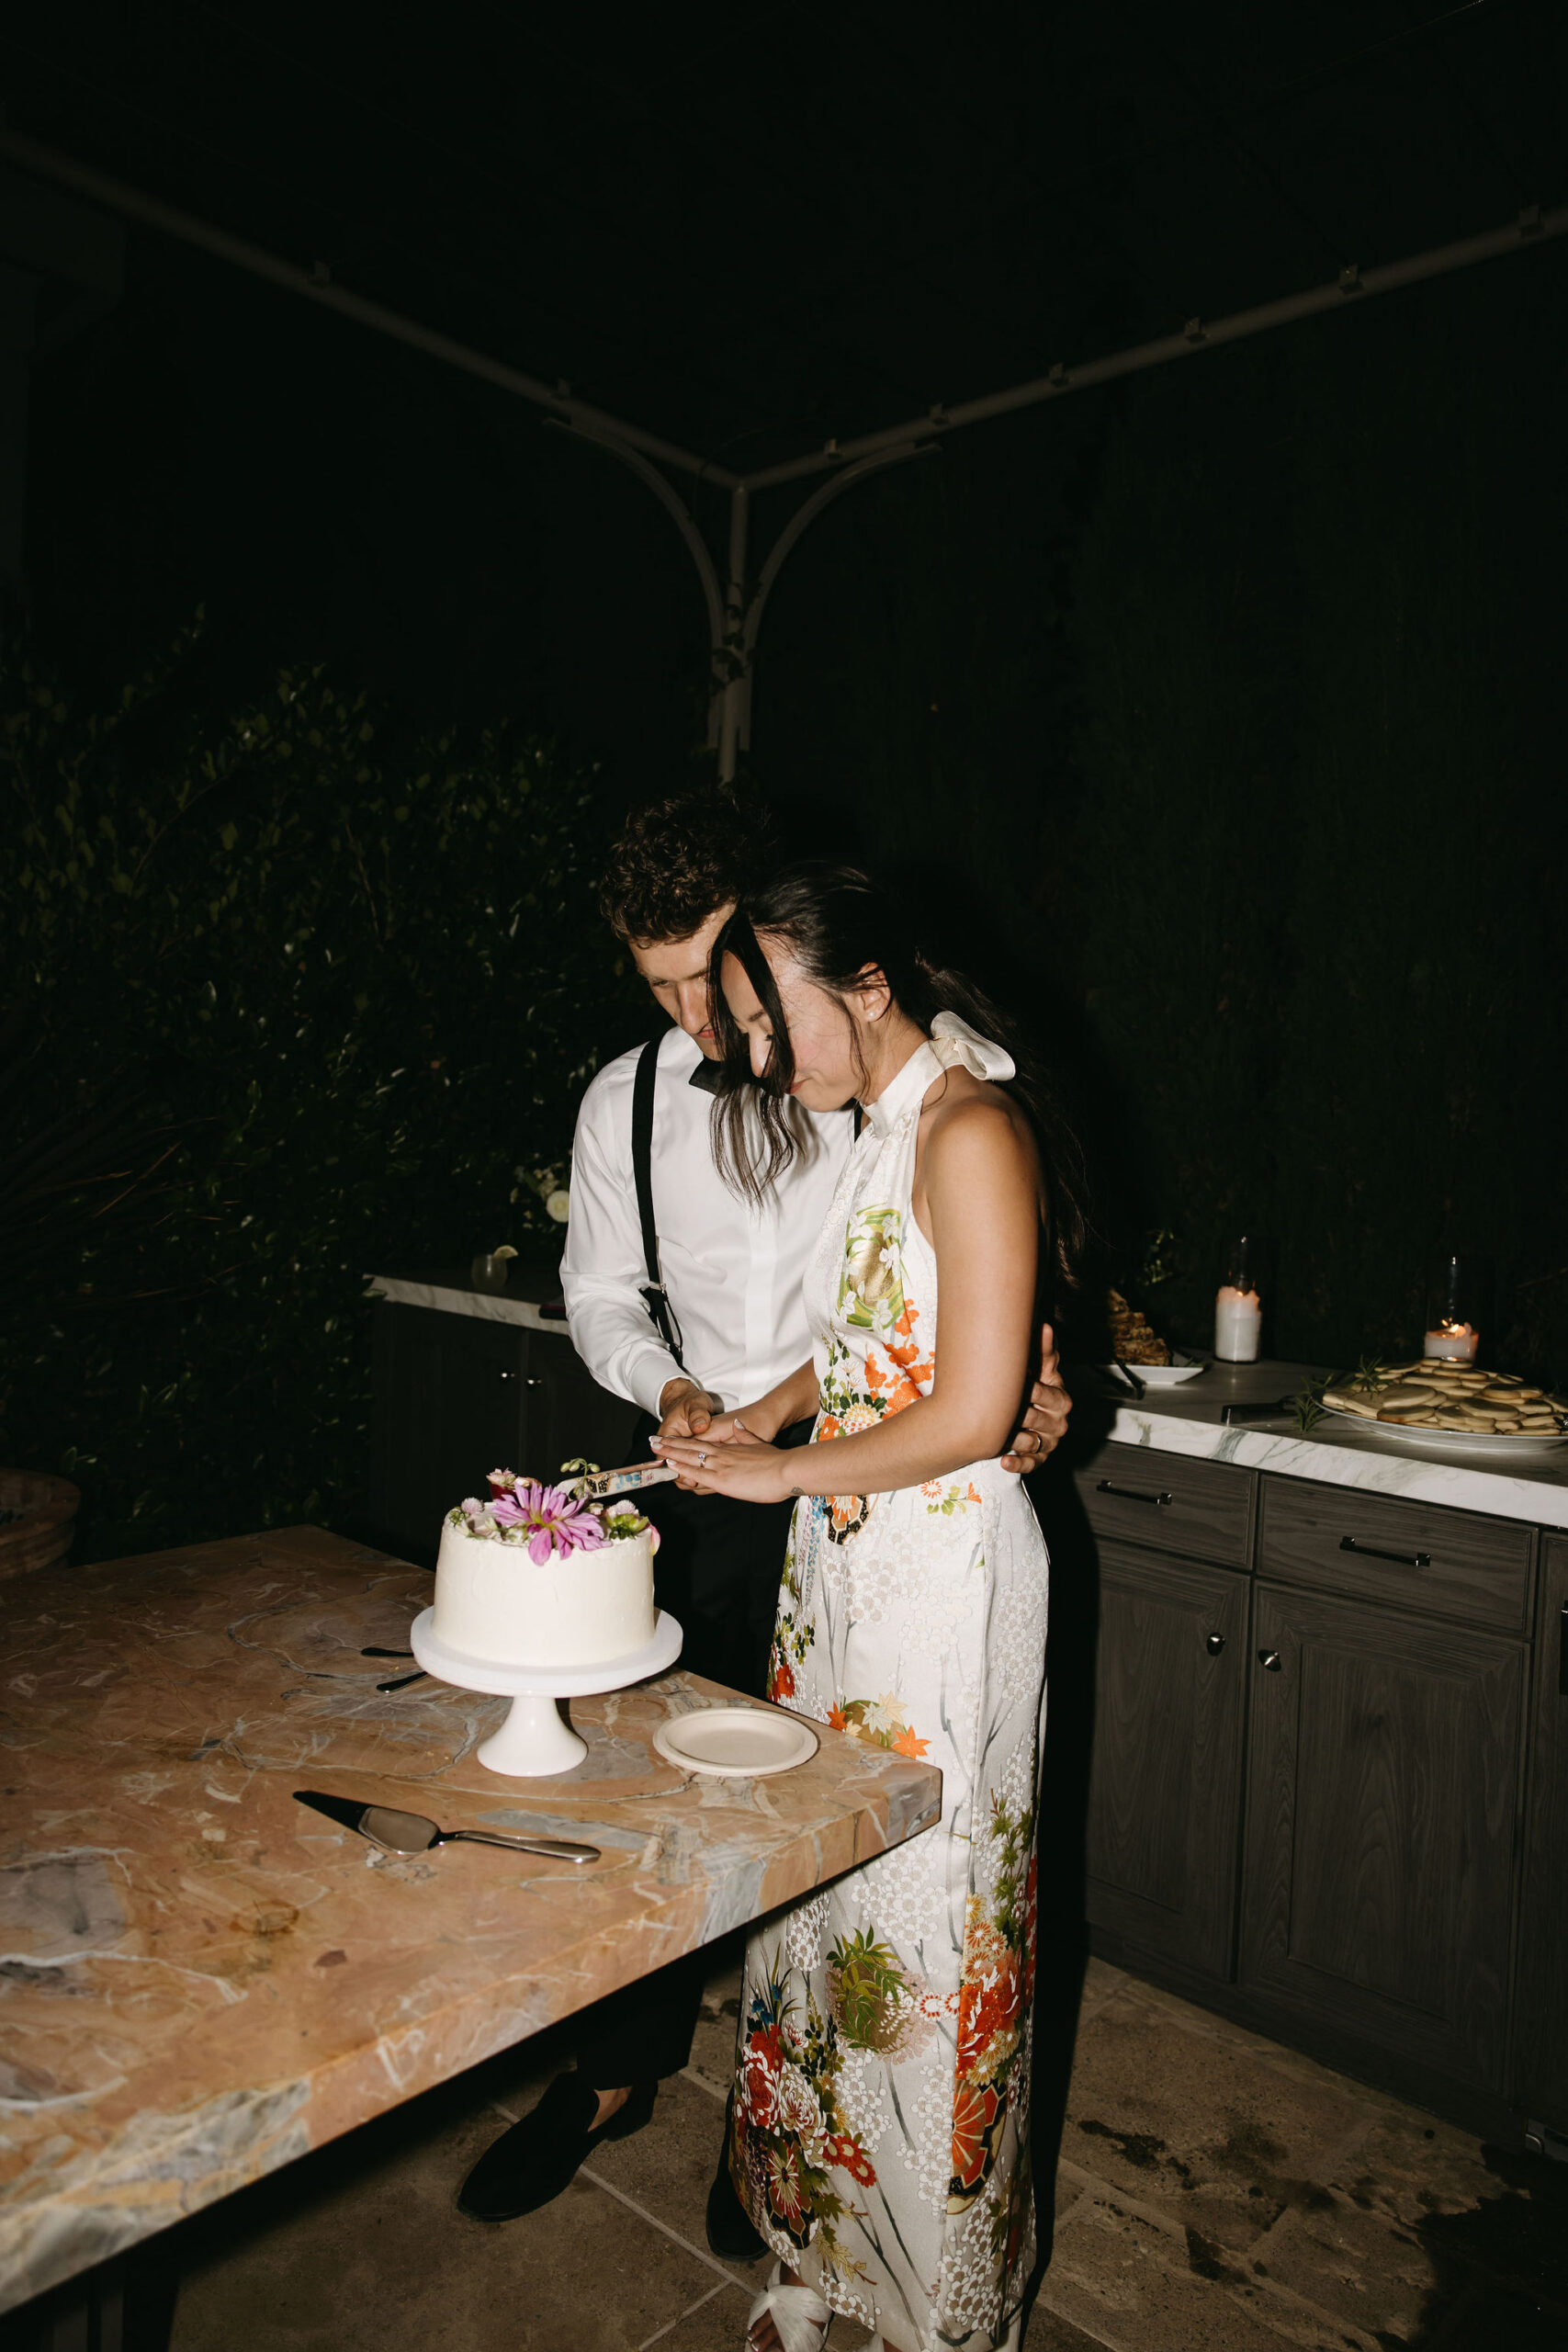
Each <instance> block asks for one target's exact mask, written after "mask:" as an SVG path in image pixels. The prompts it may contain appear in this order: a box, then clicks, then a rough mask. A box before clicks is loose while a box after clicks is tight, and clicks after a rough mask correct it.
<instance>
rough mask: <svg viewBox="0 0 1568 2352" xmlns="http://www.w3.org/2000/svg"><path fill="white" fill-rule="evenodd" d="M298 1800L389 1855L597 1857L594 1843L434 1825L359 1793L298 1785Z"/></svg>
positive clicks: (567, 1859)
mask: <svg viewBox="0 0 1568 2352" xmlns="http://www.w3.org/2000/svg"><path fill="white" fill-rule="evenodd" d="M294 1794H295V1798H296V1800H297V1801H298V1803H299V1804H308V1805H310V1806H311V1807H312V1808H313V1809H314V1811H315V1812H317V1813H324V1814H325V1815H326V1816H327V1819H328V1820H329V1821H337V1822H341V1823H342V1825H343V1826H344V1828H345V1829H354V1830H357V1832H358V1833H359V1835H360V1837H361V1838H368V1839H369V1841H370V1843H371V1845H372V1846H379V1847H380V1848H381V1849H382V1851H383V1852H384V1853H389V1854H427V1853H429V1851H430V1849H431V1848H432V1847H433V1846H456V1845H460V1844H467V1845H469V1846H504V1847H505V1848H506V1849H507V1851H508V1852H509V1853H513V1854H544V1855H545V1856H547V1858H548V1860H551V1861H555V1862H576V1863H578V1864H581V1863H583V1862H596V1861H597V1860H599V1849H598V1847H597V1846H577V1845H574V1844H573V1843H572V1841H571V1839H570V1838H503V1837H502V1834H501V1832H500V1831H499V1830H496V1829H438V1828H437V1827H436V1826H435V1824H434V1821H430V1820H427V1819H426V1817H425V1815H423V1813H399V1812H398V1811H397V1810H396V1809H395V1808H394V1807H393V1806H391V1805H388V1804H365V1803H364V1802H363V1801H362V1800H361V1799H360V1798H358V1797H333V1796H328V1795H327V1794H326V1793H325V1792H324V1791H322V1790H321V1789H296V1790H295V1792H294Z"/></svg>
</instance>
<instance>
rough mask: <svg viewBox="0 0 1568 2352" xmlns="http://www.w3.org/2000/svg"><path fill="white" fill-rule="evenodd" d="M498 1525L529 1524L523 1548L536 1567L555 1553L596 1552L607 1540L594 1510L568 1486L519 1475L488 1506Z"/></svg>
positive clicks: (526, 1525)
mask: <svg viewBox="0 0 1568 2352" xmlns="http://www.w3.org/2000/svg"><path fill="white" fill-rule="evenodd" d="M491 1516H492V1517H493V1519H494V1521H495V1523H496V1525H497V1526H498V1527H531V1528H532V1529H533V1531H534V1532H533V1533H532V1535H531V1536H530V1537H529V1538H528V1541H527V1543H526V1544H525V1546H524V1549H525V1551H526V1553H527V1555H528V1557H529V1558H530V1559H531V1560H532V1561H533V1562H534V1565H535V1566H536V1567H543V1566H544V1565H545V1562H546V1561H547V1559H548V1558H549V1556H550V1554H551V1553H552V1552H555V1553H556V1554H558V1556H559V1557H560V1558H561V1559H563V1560H564V1559H566V1558H568V1557H569V1556H570V1554H571V1553H573V1552H597V1551H598V1549H599V1547H600V1545H601V1544H604V1543H605V1542H606V1541H607V1540H608V1539H607V1538H606V1536H605V1533H604V1528H603V1527H602V1526H601V1525H600V1523H599V1516H598V1513H597V1512H596V1511H594V1510H591V1509H590V1508H589V1506H588V1505H587V1504H586V1503H585V1502H583V1501H582V1500H581V1497H579V1496H577V1495H574V1494H573V1493H572V1492H571V1490H570V1487H541V1486H539V1485H538V1484H537V1482H536V1480H534V1479H532V1478H519V1479H518V1481H517V1483H516V1485H515V1486H514V1487H513V1490H512V1492H511V1493H510V1494H509V1495H502V1496H499V1497H498V1498H497V1499H496V1500H495V1501H494V1502H493V1503H492V1504H491Z"/></svg>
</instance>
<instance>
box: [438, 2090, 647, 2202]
mask: <svg viewBox="0 0 1568 2352" xmlns="http://www.w3.org/2000/svg"><path fill="white" fill-rule="evenodd" d="M658 2096H659V2085H658V2084H657V2083H656V2082H655V2083H634V2084H633V2085H632V2089H631V2097H630V2098H628V2099H627V2100H626V2104H625V2106H624V2107H621V2108H617V2109H616V2110H615V2114H614V2115H612V2116H611V2117H609V2119H608V2120H606V2121H605V2122H604V2123H601V2124H600V2125H599V2127H598V2129H597V2130H595V2129H594V2125H593V2118H594V2116H595V2114H596V2113H597V2112H598V2108H599V2094H598V2092H597V2091H596V2090H594V2089H592V2086H590V2085H589V2084H587V2083H585V2082H584V2081H583V2079H582V2077H581V2075H579V2074H576V2073H572V2074H568V2075H557V2077H556V2079H555V2081H554V2082H553V2083H552V2084H551V2085H550V2086H549V2089H548V2090H547V2092H546V2093H545V2096H544V2098H542V2099H541V2100H540V2101H539V2104H538V2105H537V2107H536V2108H533V2109H530V2110H529V2112H528V2113H527V2114H526V2115H525V2117H524V2118H523V2120H522V2122H521V2123H514V2124H513V2126H512V2129H511V2130H510V2131H503V2132H502V2135H501V2137H500V2139H499V2140H497V2141H496V2142H495V2143H494V2144H493V2145H492V2146H491V2147H489V2148H487V2149H486V2150H485V2152H484V2154H483V2155H482V2156H481V2157H480V2158H479V2162H478V2164H477V2165H475V2166H474V2168H473V2170H472V2172H471V2173H470V2174H469V2175H468V2178H467V2180H466V2181H465V2182H464V2183H463V2186H462V2188H460V2189H459V2190H458V2192H457V2210H458V2211H459V2212H460V2213H468V2214H469V2215H470V2216H471V2217H472V2219H473V2220H475V2221H476V2222H514V2221H515V2220H516V2219H517V2216H518V2215H519V2214H520V2213H532V2212H536V2211H537V2209H538V2208H539V2207H540V2206H541V2205H547V2204H548V2203H549V2201H550V2199H551V2198H552V2197H558V2196H559V2195H560V2193H561V2190H562V2189H563V2188H567V2187H568V2186H569V2184H570V2180H571V2177H572V2175H573V2174H574V2173H575V2172H576V2170H577V2167H578V2165H580V2164H581V2163H582V2162H583V2161H584V2159H585V2158H586V2157H588V2156H591V2155H592V2153H593V2151H594V2149H595V2148H596V2147H597V2146H598V2145H599V2143H600V2142H601V2141H602V2140H625V2139H628V2138H629V2137H630V2135H631V2134H632V2132H634V2131H641V2130H642V2127H643V2125H644V2124H645V2123H646V2122H647V2121H648V2119H649V2116H650V2115H651V2114H652V2113H653V2102H654V2100H655V2099H656V2098H658Z"/></svg>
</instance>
